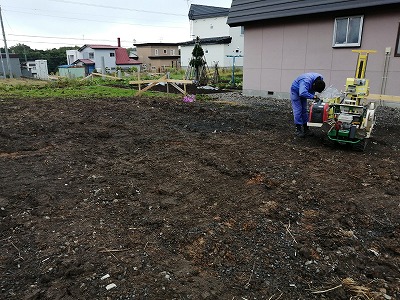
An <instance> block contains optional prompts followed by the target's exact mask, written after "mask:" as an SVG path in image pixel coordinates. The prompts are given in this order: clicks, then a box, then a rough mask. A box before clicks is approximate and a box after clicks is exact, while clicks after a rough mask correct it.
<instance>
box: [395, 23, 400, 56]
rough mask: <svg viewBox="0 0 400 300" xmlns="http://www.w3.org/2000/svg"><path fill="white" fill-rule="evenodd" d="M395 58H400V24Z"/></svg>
mask: <svg viewBox="0 0 400 300" xmlns="http://www.w3.org/2000/svg"><path fill="white" fill-rule="evenodd" d="M394 56H396V57H400V23H399V29H398V31H397V40H396V48H395V51H394Z"/></svg>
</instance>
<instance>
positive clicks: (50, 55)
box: [1, 44, 79, 74]
mask: <svg viewBox="0 0 400 300" xmlns="http://www.w3.org/2000/svg"><path fill="white" fill-rule="evenodd" d="M71 49H79V47H78V46H75V47H61V48H58V49H56V48H53V49H49V50H37V49H32V48H31V47H29V46H28V45H24V44H17V45H15V46H12V47H8V52H9V53H10V54H17V55H18V57H19V61H20V62H21V64H22V63H24V62H27V61H34V60H37V59H43V60H47V68H48V69H49V73H54V74H55V73H56V72H57V71H58V66H61V65H66V64H67V54H66V50H71ZM1 53H3V54H4V53H5V50H4V48H1Z"/></svg>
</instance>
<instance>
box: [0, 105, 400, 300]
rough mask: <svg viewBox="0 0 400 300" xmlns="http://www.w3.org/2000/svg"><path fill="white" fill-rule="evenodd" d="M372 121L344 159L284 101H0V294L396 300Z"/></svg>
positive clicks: (398, 267)
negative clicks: (358, 146)
mask: <svg viewBox="0 0 400 300" xmlns="http://www.w3.org/2000/svg"><path fill="white" fill-rule="evenodd" d="M377 113H378V116H377V123H376V127H375V131H374V136H373V138H372V139H371V140H370V143H369V144H368V145H367V148H366V150H365V152H355V151H352V150H351V149H348V148H344V147H339V146H335V145H331V144H329V143H328V142H327V141H326V138H325V135H324V134H322V133H321V132H317V134H316V136H314V137H308V138H305V139H298V140H296V139H294V137H293V128H292V127H293V126H292V116H291V111H290V106H289V102H288V101H285V100H271V99H270V100H263V101H261V100H259V101H256V103H253V101H250V100H249V102H248V103H247V104H243V103H236V102H234V103H232V102H214V101H210V102H200V101H197V102H195V103H183V102H182V101H173V100H164V99H145V98H131V99H118V100H104V99H85V100H60V99H48V100H19V99H15V100H0V170H1V173H0V174H1V175H0V176H1V182H0V208H1V209H0V226H1V231H0V234H1V236H0V241H1V242H0V247H1V248H0V298H1V299H16V300H21V299H29V300H30V299H74V300H75V299H113V300H114V299H229V300H232V299H269V300H277V299H335V300H338V299H339V300H340V299H353V300H354V299H400V214H399V212H400V111H399V110H397V109H393V108H384V107H379V108H378V111H377Z"/></svg>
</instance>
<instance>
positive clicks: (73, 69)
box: [58, 65, 85, 79]
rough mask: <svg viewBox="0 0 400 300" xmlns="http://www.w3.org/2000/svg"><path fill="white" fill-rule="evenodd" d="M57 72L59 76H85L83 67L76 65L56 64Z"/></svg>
mask: <svg viewBox="0 0 400 300" xmlns="http://www.w3.org/2000/svg"><path fill="white" fill-rule="evenodd" d="M58 73H59V76H61V77H67V78H71V79H73V78H80V77H85V67H84V66H78V65H62V66H58Z"/></svg>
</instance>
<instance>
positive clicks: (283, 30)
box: [243, 11, 400, 97]
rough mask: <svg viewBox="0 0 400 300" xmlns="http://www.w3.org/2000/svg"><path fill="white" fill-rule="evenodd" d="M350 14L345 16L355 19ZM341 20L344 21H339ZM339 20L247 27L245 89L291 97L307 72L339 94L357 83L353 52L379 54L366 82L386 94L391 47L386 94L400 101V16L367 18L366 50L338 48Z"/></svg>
mask: <svg viewBox="0 0 400 300" xmlns="http://www.w3.org/2000/svg"><path fill="white" fill-rule="evenodd" d="M353 15H355V14H347V15H346V14H345V15H343V14H342V15H340V17H342V16H353ZM338 17H339V16H338ZM334 20H335V16H332V17H330V18H316V17H313V18H305V19H304V18H303V19H301V21H292V22H289V21H286V22H285V23H283V21H275V22H270V23H268V24H264V25H253V26H246V27H245V43H244V44H245V46H244V47H245V52H246V56H245V57H244V86H243V92H244V93H245V94H246V95H261V96H268V95H269V94H274V95H281V96H282V97H287V96H288V91H289V89H290V85H291V83H292V81H293V79H294V78H296V77H297V76H298V75H299V74H301V73H303V72H310V71H314V72H319V73H321V74H323V75H324V78H325V81H326V82H327V85H328V86H330V85H332V86H334V87H336V88H338V89H339V90H340V89H342V88H343V86H344V84H345V81H346V78H347V77H353V76H354V73H355V67H356V62H357V54H356V53H353V52H352V51H351V50H352V49H365V50H370V49H372V50H377V51H378V52H377V53H375V54H370V56H369V60H368V65H367V72H366V77H367V78H368V79H370V85H371V89H370V92H371V93H373V94H379V93H380V90H381V84H382V77H383V67H384V61H385V49H386V48H387V47H391V50H392V52H391V55H390V62H389V73H388V80H387V86H386V91H385V94H387V95H400V84H399V79H398V78H400V57H394V50H395V46H396V38H397V35H398V28H399V22H400V12H399V11H380V12H379V13H376V14H374V13H372V12H371V13H368V14H365V15H364V27H363V34H362V43H361V47H359V48H357V47H351V48H333V47H332V41H333V30H334Z"/></svg>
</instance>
